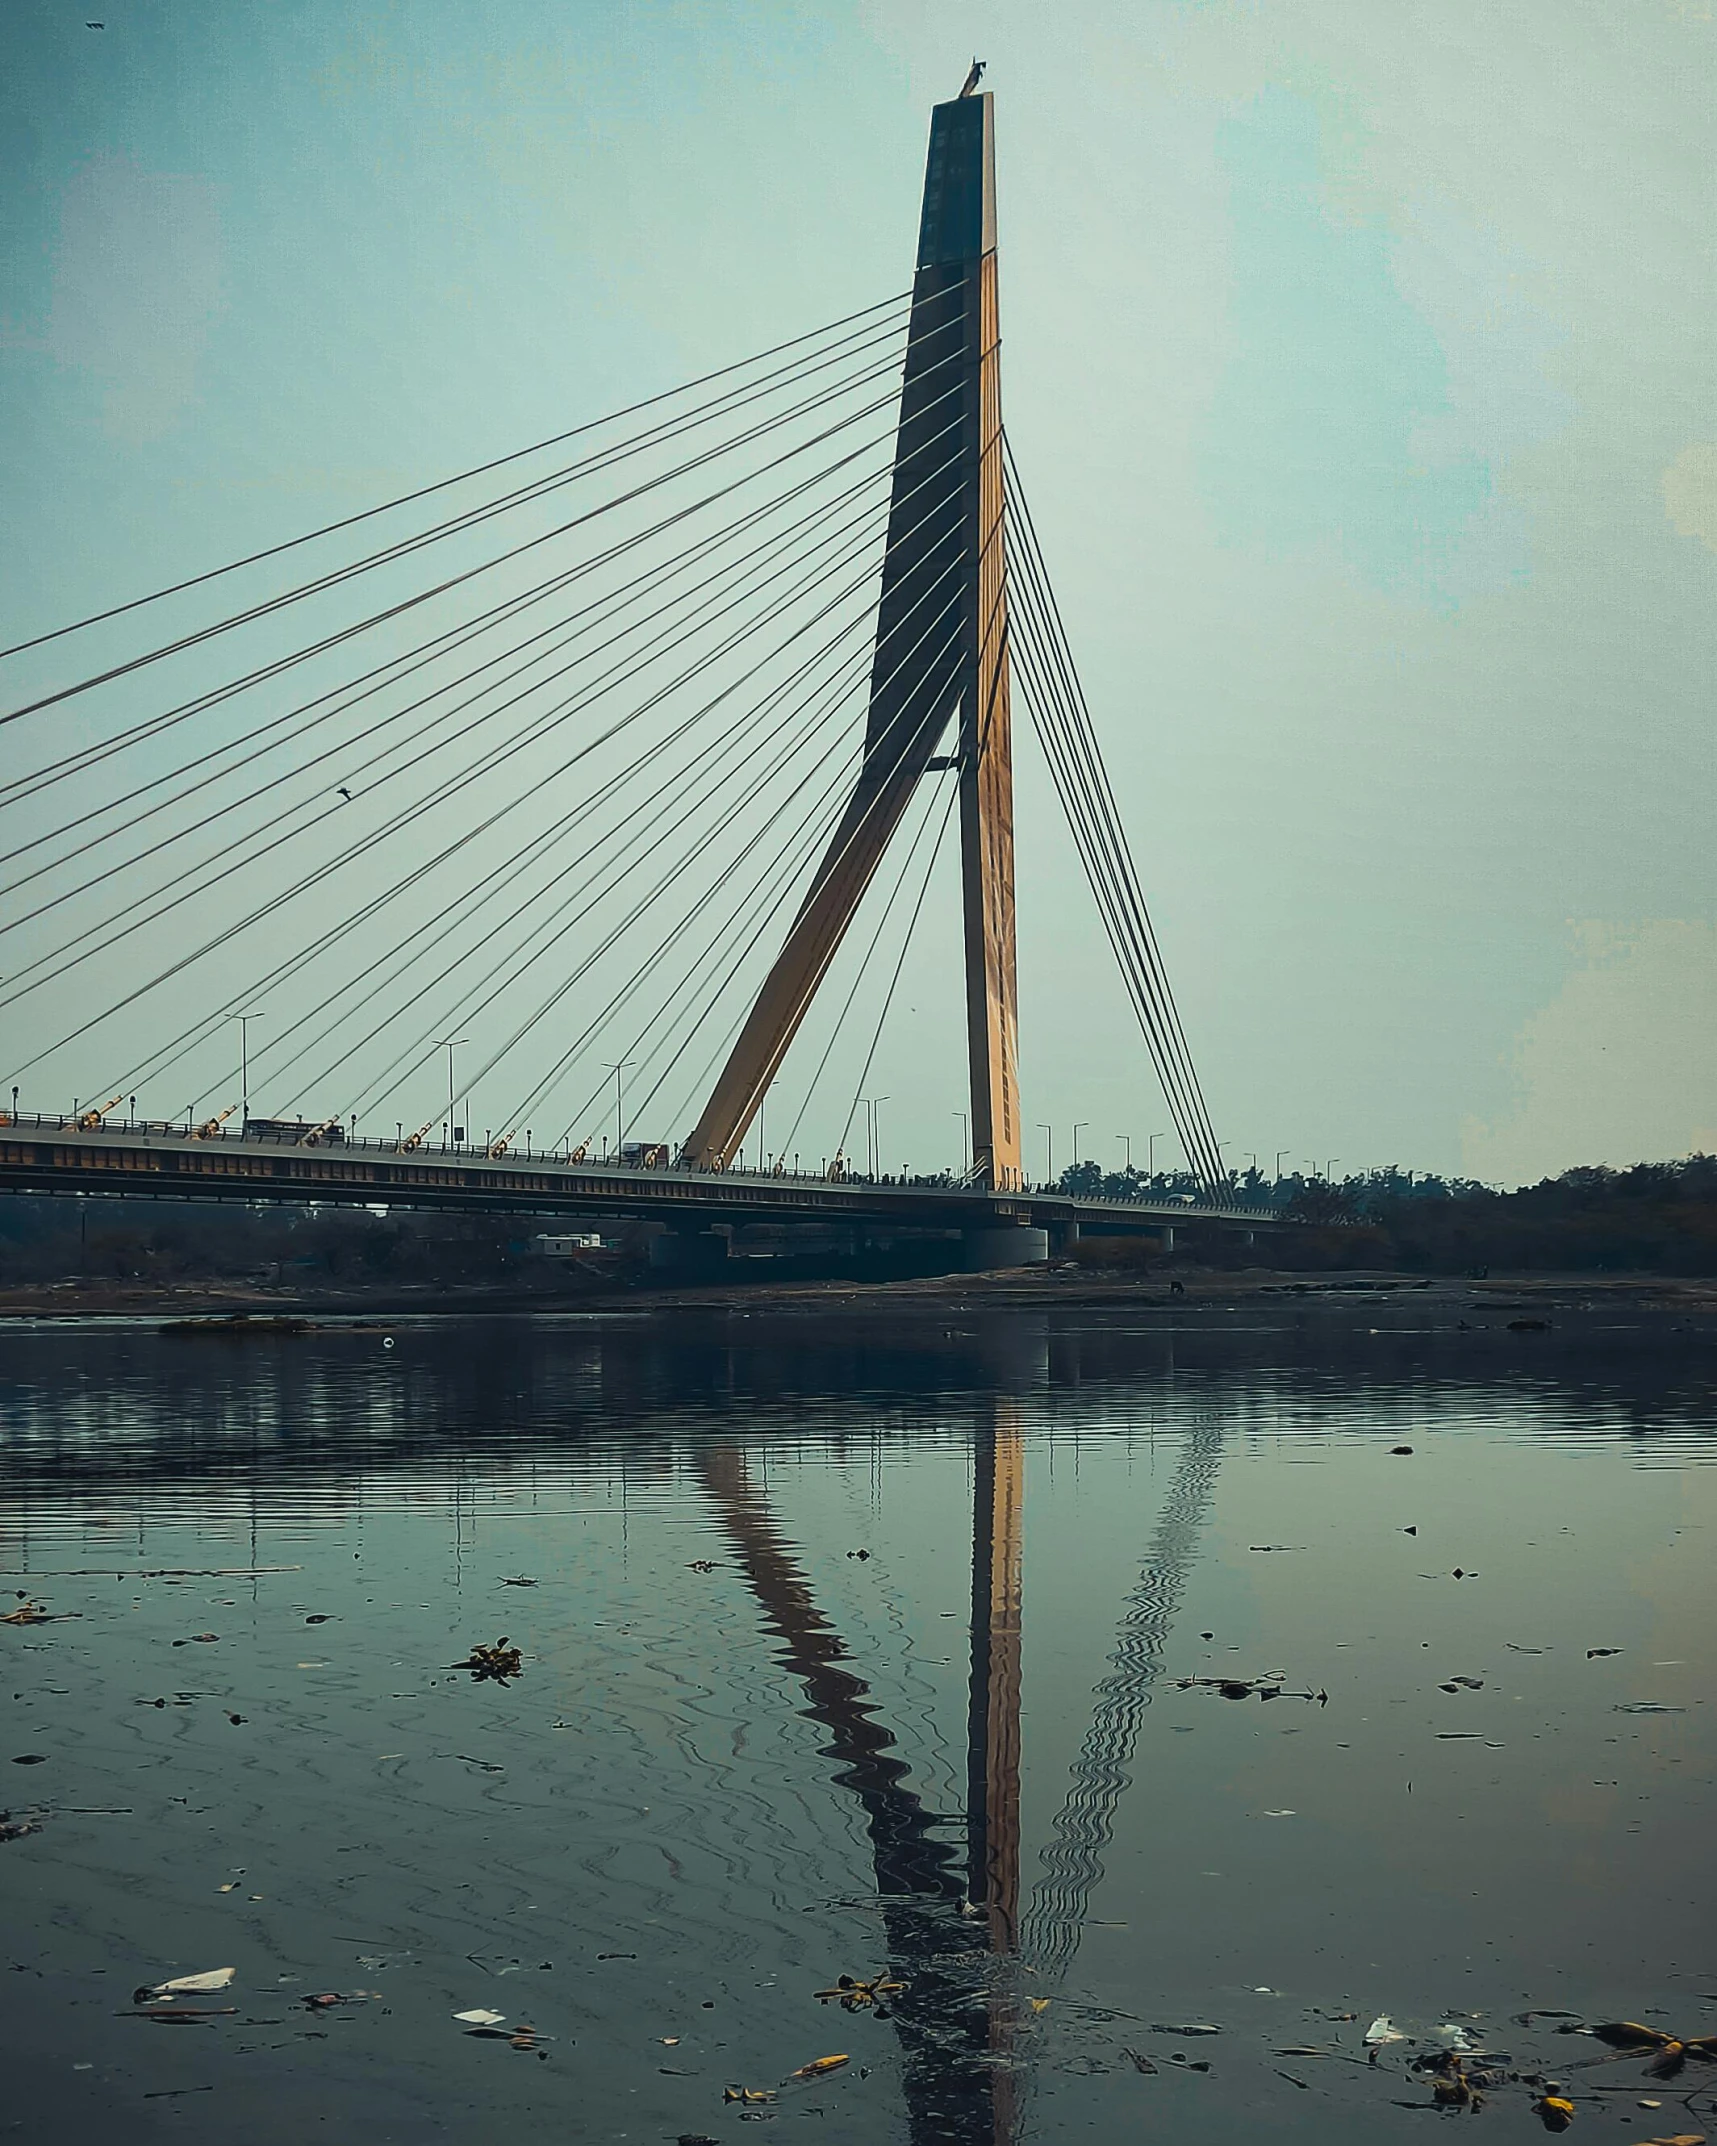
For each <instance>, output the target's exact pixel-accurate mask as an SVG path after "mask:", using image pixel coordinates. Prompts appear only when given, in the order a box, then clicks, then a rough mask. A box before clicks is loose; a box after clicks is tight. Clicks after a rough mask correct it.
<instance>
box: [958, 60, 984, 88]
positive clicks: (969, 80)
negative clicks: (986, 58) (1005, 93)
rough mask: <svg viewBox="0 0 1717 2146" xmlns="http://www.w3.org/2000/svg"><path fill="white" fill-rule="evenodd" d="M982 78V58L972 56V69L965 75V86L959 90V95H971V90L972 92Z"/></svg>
mask: <svg viewBox="0 0 1717 2146" xmlns="http://www.w3.org/2000/svg"><path fill="white" fill-rule="evenodd" d="M983 79H984V62H983V61H982V60H980V59H978V58H976V57H974V58H973V61H972V71H971V73H970V74H969V75H968V76H967V77H966V86H965V88H964V89H963V90H961V92H960V94H961V96H962V97H969V96H971V95H972V93H973V92H974V91H975V90H976V88H977V86H978V84H979V83H980V82H981V81H982V80H983Z"/></svg>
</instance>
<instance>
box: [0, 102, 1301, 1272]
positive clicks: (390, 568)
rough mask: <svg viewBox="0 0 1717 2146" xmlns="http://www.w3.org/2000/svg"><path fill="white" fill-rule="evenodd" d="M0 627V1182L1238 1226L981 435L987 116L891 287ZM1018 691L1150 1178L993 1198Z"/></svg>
mask: <svg viewBox="0 0 1717 2146" xmlns="http://www.w3.org/2000/svg"><path fill="white" fill-rule="evenodd" d="M0 660H3V663H4V670H3V672H0V677H3V678H4V679H5V680H7V681H8V691H7V705H6V712H5V714H4V717H3V719H0V721H3V730H0V734H3V735H4V736H5V737H6V739H7V741H8V743H9V745H10V747H11V750H10V751H9V752H8V754H7V756H6V768H5V775H4V779H3V780H0V896H3V903H0V1019H3V1021H4V1024H5V1025H4V1035H5V1039H6V1040H5V1043H4V1045H3V1046H0V1050H3V1055H4V1058H5V1061H6V1062H7V1065H8V1067H9V1070H8V1071H6V1072H5V1073H4V1074H0V1083H3V1084H4V1085H3V1086H0V1111H4V1114H5V1116H6V1118H7V1123H6V1124H5V1125H4V1126H0V1184H3V1185H5V1186H6V1187H8V1188H10V1189H14V1190H40V1189H45V1188H48V1189H56V1190H65V1191H83V1192H89V1191H100V1192H104V1193H124V1194H138V1195H144V1196H148V1195H156V1196H159V1195H161V1194H164V1193H171V1194H174V1195H179V1196H183V1195H186V1194H192V1195H207V1196H217V1197H222V1196H224V1197H237V1198H244V1199H273V1200H291V1201H299V1200H304V1199H317V1200H322V1199H332V1200H338V1199H344V1200H363V1201H366V1202H374V1203H387V1204H404V1203H410V1204H417V1205H438V1206H450V1207H458V1206H481V1207H487V1208H491V1209H492V1208H496V1207H514V1208H518V1209H519V1210H521V1211H531V1212H541V1213H554V1212H567V1213H570V1212H582V1213H630V1214H647V1215H655V1216H658V1217H661V1218H663V1219H667V1220H670V1221H672V1222H673V1223H674V1224H675V1226H676V1227H680V1228H685V1229H691V1230H693V1231H697V1230H707V1229H708V1228H709V1227H710V1226H711V1225H712V1224H718V1223H721V1222H723V1221H733V1220H736V1219H776V1220H791V1219H794V1218H798V1219H804V1220H818V1219H828V1218H830V1217H844V1218H847V1219H853V1220H858V1221H862V1222H875V1221H892V1222H895V1223H898V1224H900V1225H901V1226H904V1227H912V1228H928V1229H948V1230H952V1231H957V1232H959V1233H961V1234H962V1235H963V1236H964V1237H965V1238H966V1239H967V1240H968V1248H969V1249H970V1250H972V1251H975V1252H981V1253H982V1254H983V1256H984V1258H985V1260H986V1263H992V1264H1005V1263H1007V1262H1008V1260H1009V1259H1010V1258H1019V1257H1024V1258H1029V1257H1033V1256H1041V1239H1040V1238H1038V1237H1036V1236H1035V1235H1034V1234H1033V1233H1034V1232H1036V1231H1042V1230H1044V1229H1046V1228H1056V1229H1060V1230H1063V1231H1065V1230H1067V1229H1069V1228H1071V1227H1072V1226H1074V1225H1076V1224H1078V1223H1080V1222H1081V1221H1083V1222H1086V1223H1089V1224H1091V1225H1093V1226H1096V1227H1116V1226H1120V1225H1121V1224H1136V1223H1137V1222H1138V1221H1140V1220H1142V1219H1148V1218H1151V1217H1153V1216H1154V1217H1155V1218H1156V1219H1157V1220H1159V1221H1163V1222H1172V1221H1173V1220H1175V1219H1182V1218H1185V1217H1188V1216H1191V1215H1202V1216H1206V1217H1217V1218H1225V1219H1230V1220H1236V1221H1240V1220H1252V1219H1258V1220H1262V1219H1265V1217H1263V1216H1257V1217H1253V1216H1250V1215H1246V1214H1244V1213H1243V1212H1242V1210H1241V1209H1240V1208H1239V1207H1238V1205H1237V1203H1236V1199H1235V1195H1234V1191H1233V1180H1232V1178H1231V1176H1230V1174H1229V1173H1228V1172H1227V1171H1226V1169H1225V1168H1224V1165H1223V1161H1222V1156H1221V1151H1220V1147H1219V1145H1218V1142H1217V1141H1216V1138H1215V1136H1214V1132H1213V1130H1212V1127H1211V1123H1210V1116H1209V1112H1208V1110H1207V1108H1206V1105H1205V1100H1204V1096H1203V1092H1202V1089H1201V1087H1200V1083H1199V1079H1198V1075H1197V1072H1196V1070H1195V1068H1194V1064H1193V1060H1192V1055H1191V1052H1190V1050H1189V1048H1188V1045H1187V1040H1186V1037H1185V1034H1184V1031H1183V1028H1182V1024H1181V1020H1180V1016H1179V1012H1178V1009H1177V1007H1176V1004H1175V999H1174V994H1173V992H1172V990H1171V988H1170V985H1169V981H1168V976H1167V972H1166V969H1165V967H1164V963H1163V960H1162V956H1161V952H1160V949H1159V947H1158V945H1157V941H1156V937H1155V934H1154V932H1153V930H1152V926H1151V922H1150V917H1149V913H1148V911H1147V908H1146V905H1145V902H1144V899H1143V895H1142V892H1141V889H1140V884H1139V879H1138V875H1137V872H1136V869H1135V866H1134V860H1133V855H1132V850H1131V847H1130V844H1129V841H1128V838H1127V833H1126V829H1125V826H1124V824H1123V822H1122V818H1121V815H1120V812H1119V810H1118V807H1117V804H1116V800H1115V796H1114V793H1113V790H1112V788H1111V786H1110V784H1109V780H1108V777H1107V774H1106V772H1105V770H1104V766H1103V760H1102V755H1101V752H1100V750H1099V746H1098V739H1097V732H1096V728H1095V725H1094V723H1093V721H1092V717H1091V712H1090V709H1089V707H1088V705H1087V703H1086V699H1085V695H1084V693H1083V690H1082V688H1081V685H1080V682H1079V674H1078V670H1077V667H1076V664H1075V662H1074V658H1073V653H1072V649H1071V647H1070V644H1069V640H1068V636H1067V634H1066V632H1065V630H1064V627H1063V623H1062V618H1061V614H1060V610H1059V608H1058V606H1057V603H1056V599H1055V594H1054V589H1053V584H1052V582H1051V579H1050V575H1049V572H1048V568H1047V565H1046V563H1045V560H1044V557H1043V553H1042V550H1041V547H1040V545H1039V543H1038V539H1037V533H1036V530H1035V527H1034V525H1033V522H1032V518H1031V513H1030V509H1029V506H1028V504H1027V501H1026V495H1025V491H1024V487H1023V483H1022V481H1021V477H1020V472H1019V469H1018V466H1017V464H1016V462H1015V460H1014V456H1013V453H1012V449H1011V447H1010V445H1009V442H1008V439H1007V435H1006V431H1005V428H1004V426H1003V423H1002V411H1001V383H1000V315H999V297H998V282H997V249H996V214H995V182H994V116H993V104H992V100H991V98H990V97H989V96H988V95H979V94H966V95H962V96H961V97H959V98H956V99H954V100H953V101H952V102H950V103H948V104H944V105H939V106H937V107H936V109H935V112H934V114H933V118H932V124H931V137H930V150H929V159H928V166H927V172H926V179H925V188H924V204H923V214H922V220H921V225H920V232H919V243H918V253H917V264H916V270H915V274H914V278H913V282H912V286H911V288H910V289H909V290H907V291H904V292H902V293H899V294H897V295H895V296H893V297H890V298H887V299H883V300H880V301H878V302H877V303H875V304H872V305H869V306H865V307H862V308H860V309H858V310H856V311H854V312H852V313H849V314H848V315H846V316H845V317H843V318H842V319H840V320H837V321H834V322H831V323H830V324H828V325H827V326H825V327H822V328H819V329H815V330H812V331H810V332H809V333H807V334H804V335H802V336H799V337H797V338H795V339H793V340H792V341H790V342H786V343H782V344H778V345H776V346H775V347H773V348H771V349H769V350H766V351H763V352H760V353H758V354H757V355H756V356H754V357H751V358H748V359H744V360H741V361H739V362H738V363H736V364H732V365H729V366H726V367H724V368H722V369H721V370H720V371H718V372H714V373H710V374H707V375H705V376H703V377H701V378H699V379H697V380H694V381H691V382H689V383H687V384H686V385H684V386H682V387H680V388H677V389H674V390H671V391H668V392H666V393H663V394H659V395H656V396H653V397H651V398H649V399H648V400H647V401H644V402H640V403H637V404H635V405H633V406H632V407H631V408H629V409H626V410H622V411H620V412H617V413H615V414H613V415H611V416H609V417H607V418H604V419H600V420H597V421H594V422H592V423H589V424H585V425H581V426H579V427H577V428H575V429H574V430H571V431H568V432H565V433H562V434H560V435H558V436H556V437H554V438H551V439H545V440H541V441H538V442H535V443H534V444H532V445H530V446H528V447H524V448H521V449H519V450H517V451H516V452H514V453H511V454H508V455H505V456H502V457H500V458H498V459H495V460H492V461H489V462H487V463H485V464H483V465H482V466H480V467H478V468H474V469H470V470H466V471H463V472H461V473H460V474H458V475H456V476H453V477H448V478H445V479H442V480H439V481H438V482H435V483H432V484H428V485H425V486H423V487H420V488H419V489H417V490H415V491H412V492H409V493H406V494H404V495H402V496H401V497H398V498H395V499H392V500H388V501H386V502H383V503H382V504H380V505H378V506H373V507H369V508H366V509H364V510H362V511H361V512H355V513H353V514H351V515H348V516H346V517H343V518H342V519H339V520H337V521H334V522H331V523H329V524H327V525H325V526H323V527H321V528H318V529H315V530H312V531H309V532H307V533H304V534H302V535H298V536H294V537H292V538H290V539H287V540H284V541H282V542H280V543H277V544H273V545H270V546H267V547H264V548H261V549H259V550H257V551H255V552H253V553H251V554H250V555H248V556H246V557H244V558H240V559H237V560H233V561H231V562H229V563H227V564H224V565H221V566H218V567H215V568H212V569H210V570H208V571H206V572H202V573H199V574H196V575H193V576H191V577H189V578H186V579H183V580H180V581H178V582H176V583H174V584H171V585H169V586H167V587H164V588H161V589H159V590H157V591H155V592H153V593H152V594H149V595H146V596H142V597H136V598H130V599H127V600H124V601H120V602H117V603H114V604H111V605H107V606H105V607H103V608H99V609H97V610H95V611H93V612H92V613H91V614H90V615H89V616H87V617H85V618H83V619H81V620H78V621H76V622H74V623H72V624H70V625H64V626H59V627H56V628H54V629H52V630H51V631H45V632H42V633H40V634H37V635H34V636H32V637H27V638H24V639H21V640H20V641H18V642H17V643H16V644H15V645H13V646H12V647H11V648H9V649H6V650H4V651H3V652H0ZM1016 690H1017V694H1018V698H1019V701H1020V702H1021V704H1022V705H1023V707H1024V709H1025V711H1026V714H1027V716H1028V718H1029V721H1030V724H1031V727H1032V730H1033V732H1034V734H1035V736H1036V739H1037V741H1038V744H1039V746H1040V748H1041V751H1042V756H1043V759H1044V762H1045V764H1046V766H1047V769H1048V772H1049V775H1050V778H1051V784H1052V787H1053V789H1054V790H1055V792H1056V795H1057V797H1058V800H1059V803H1060V806H1061V809H1062V811H1063V813H1064V814H1065V817H1066V821H1067V824H1068V827H1069V830H1070V832H1071V835H1072V838H1073V842H1074V845H1075V847H1076V849H1077V852H1078V854H1079V857H1080V860H1081V863H1082V865H1083V867H1084V871H1085V875H1086V877H1087V879H1088V881H1089V884H1090V887H1091V891H1092V894H1093V896H1094V897H1095V901H1096V907H1097V914H1098V916H1099V918H1100V920H1101V923H1102V926H1103V929H1104V932H1105V935H1106V936H1107V938H1108V940H1109V943H1110V946H1111V947H1112V949H1113V952H1114V955H1115V958H1116V962H1117V967H1118V971H1119V974H1120V977H1121V981H1122V985H1123V988H1124V989H1125V991H1126V993H1127V995H1128V998H1129V1001H1130V1003H1131V1005H1132V1008H1133V1011H1134V1013H1135V1015H1136V1017H1137V1020H1138V1025H1139V1029H1140V1033H1141V1038H1142V1041H1143V1044H1144V1047H1145V1051H1146V1053H1147V1054H1148V1057H1149V1059H1150V1061H1151V1064H1152V1067H1153V1068H1154V1072H1155V1075H1156V1078H1157V1081H1158V1083H1159V1084H1160V1086H1161V1090H1162V1094H1163V1097H1164V1100H1165V1103H1166V1106H1167V1108H1168V1110H1169V1111H1170V1113H1171V1117H1172V1122H1173V1125H1174V1128H1175V1133H1176V1136H1177V1138H1178V1140H1179V1143H1180V1146H1181V1148H1182V1151H1183V1154H1184V1157H1185V1163H1186V1169H1185V1173H1184V1177H1183V1181H1182V1182H1183V1185H1184V1188H1185V1189H1184V1190H1182V1191H1181V1192H1180V1195H1179V1196H1178V1197H1176V1198H1174V1199H1164V1198H1161V1197H1159V1198H1157V1199H1155V1200H1126V1201H1092V1200H1081V1199H1076V1198H1073V1197H1071V1196H1069V1195H1067V1194H1065V1193H1059V1192H1056V1191H1055V1190H1054V1189H1053V1188H1051V1189H1047V1190H1045V1189H1033V1188H1031V1187H1029V1186H1028V1185H1027V1182H1026V1174H1025V1171H1024V1168H1023V1164H1022V1145H1023V1138H1024V1132H1025V1125H1024V1121H1023V1119H1022V1108H1023V1106H1022V1101H1021V1097H1020V1092H1019V1073H1018V1060H1019V1012H1018V1003H1019V1001H1018V986H1017V978H1016V962H1015V874H1014V776H1013V765H1014V763H1013V714H1014V699H1015V694H1016ZM956 913H957V917H958V941H959V960H960V966H961V969H962V973H963V980H964V991H963V1007H962V1008H961V1011H962V1013H963V1022H964V1029H965V1040H966V1058H967V1066H966V1078H965V1082H964V1087H965V1090H966V1094H967V1100H968V1105H969V1107H968V1109H967V1110H965V1111H962V1112H958V1113H956V1114H955V1115H957V1116H959V1117H960V1118H961V1119H962V1121H963V1136H962V1138H963V1148H964V1152H963V1155H962V1168H961V1170H960V1171H959V1172H958V1173H954V1172H950V1173H947V1175H946V1176H945V1177H943V1178H939V1179H924V1178H919V1179H914V1180H912V1181H910V1182H907V1181H901V1180H895V1179H891V1178H889V1177H888V1176H887V1175H886V1173H884V1172H883V1171H882V1170H881V1168H880V1157H879V1153H878V1140H877V1125H878V1120H877V1111H878V1109H879V1108H880V1104H881V1102H883V1101H887V1100H889V1099H888V1098H878V1097H876V1096H875V1095H873V1094H869V1093H867V1089H869V1088H870V1087H872V1086H873V1085H874V1083H873V1081H872V1072H873V1068H874V1067H875V1066H876V1063H877V1055H878V1049H879V1045H880V1042H881V1038H882V1036H883V1033H884V1028H885V1025H886V1024H887V1023H888V1022H889V1020H890V1018H891V1016H892V1018H893V1020H894V1021H895V1022H896V1024H897V1025H898V1024H901V1023H903V1022H905V1021H907V1020H908V1019H910V1018H911V1016H910V1015H909V1014H907V1013H906V1012H904V1011H903V1010H902V1009H901V1007H900V1004H899V1000H900V996H901V993H900V985H901V978H902V974H903V971H904V970H905V968H906V965H907V963H908V959H909V955H910V954H911V953H912V951H913V949H914V947H915V945H917V943H918V942H919V940H921V939H922V938H923V936H924V934H925V933H927V932H928V933H932V934H933V933H934V931H935V929H936V927H937V926H938V924H940V923H946V924H948V925H950V926H951V925H952V923H953V920H954V915H955V914H956ZM915 934H916V935H917V936H916V938H915ZM951 966H952V964H951V963H950V968H951ZM948 996H949V997H952V994H948ZM7 1089H9V1090H10V1095H9V1098H8V1096H7V1093H6V1090H7ZM479 1096H480V1097H481V1113H480V1115H481V1120H482V1121H483V1122H482V1124H481V1129H480V1130H479V1123H478V1120H479V1107H478V1097H479ZM8 1100H9V1101H10V1104H11V1108H10V1110H9V1111H6V1110H5V1109H4V1106H5V1104H6V1102H7V1101H8ZM860 1128H862V1131H861V1130H859V1129H860ZM748 1142H749V1143H750V1146H749V1163H750V1167H747V1162H748V1148H747V1143H748ZM861 1147H862V1153H861V1152H856V1151H858V1150H860V1149H861ZM1144 1188H1145V1181H1144V1180H1143V1179H1140V1180H1138V1181H1137V1182H1136V1185H1135V1187H1134V1189H1139V1190H1143V1189H1144Z"/></svg>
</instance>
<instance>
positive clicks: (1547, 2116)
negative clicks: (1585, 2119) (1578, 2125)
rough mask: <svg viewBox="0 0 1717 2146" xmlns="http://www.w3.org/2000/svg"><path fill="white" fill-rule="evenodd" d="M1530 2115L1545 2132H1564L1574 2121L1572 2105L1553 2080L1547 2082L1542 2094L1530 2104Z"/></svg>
mask: <svg viewBox="0 0 1717 2146" xmlns="http://www.w3.org/2000/svg"><path fill="white" fill-rule="evenodd" d="M1532 2113H1533V2115H1534V2116H1536V2117H1537V2119H1538V2121H1539V2122H1540V2123H1541V2124H1542V2125H1543V2126H1544V2128H1545V2130H1546V2131H1566V2130H1567V2128H1568V2126H1569V2125H1570V2124H1571V2123H1572V2122H1573V2121H1574V2104H1573V2103H1572V2102H1571V2101H1570V2100H1569V2099H1568V2097H1567V2096H1566V2095H1565V2094H1564V2093H1563V2092H1562V2091H1561V2090H1560V2088H1559V2087H1558V2086H1557V2085H1556V2083H1555V2081H1554V2080H1548V2081H1546V2083H1545V2088H1544V2091H1543V2093H1542V2094H1540V2095H1539V2097H1538V2099H1537V2100H1536V2101H1535V2102H1534V2103H1533V2104H1532Z"/></svg>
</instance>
